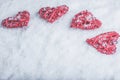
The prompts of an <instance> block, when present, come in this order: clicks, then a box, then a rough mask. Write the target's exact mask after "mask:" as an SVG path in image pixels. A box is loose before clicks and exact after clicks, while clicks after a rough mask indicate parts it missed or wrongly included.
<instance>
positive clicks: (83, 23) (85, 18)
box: [71, 10, 102, 30]
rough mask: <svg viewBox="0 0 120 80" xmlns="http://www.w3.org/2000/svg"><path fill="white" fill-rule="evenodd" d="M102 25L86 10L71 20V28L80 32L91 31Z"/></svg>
mask: <svg viewBox="0 0 120 80" xmlns="http://www.w3.org/2000/svg"><path fill="white" fill-rule="evenodd" d="M101 25H102V23H101V21H100V20H98V19H96V18H95V17H94V16H93V14H92V13H91V12H89V11H87V10H84V11H81V12H79V13H78V14H76V15H75V17H74V18H73V19H72V22H71V27H72V28H79V29H82V30H93V29H96V28H99V27H100V26H101Z"/></svg>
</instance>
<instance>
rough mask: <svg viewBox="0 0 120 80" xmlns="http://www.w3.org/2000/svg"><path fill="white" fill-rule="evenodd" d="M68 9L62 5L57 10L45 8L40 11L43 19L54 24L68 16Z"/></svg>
mask: <svg viewBox="0 0 120 80" xmlns="http://www.w3.org/2000/svg"><path fill="white" fill-rule="evenodd" d="M68 9H69V8H68V7H67V6H66V5H61V6H58V7H56V8H54V7H53V8H50V7H43V8H41V9H40V10H39V15H40V17H41V18H43V19H45V20H47V21H48V22H50V23H53V22H54V21H56V20H57V19H58V18H60V17H61V16H63V15H64V14H66V13H67V11H68Z"/></svg>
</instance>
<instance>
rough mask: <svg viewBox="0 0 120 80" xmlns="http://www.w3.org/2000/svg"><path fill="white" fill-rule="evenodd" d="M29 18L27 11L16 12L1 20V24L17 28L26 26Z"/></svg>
mask: <svg viewBox="0 0 120 80" xmlns="http://www.w3.org/2000/svg"><path fill="white" fill-rule="evenodd" d="M29 19H30V13H29V12H28V11H22V12H18V14H16V15H15V16H14V17H8V18H7V19H4V20H3V21H2V25H3V26H4V27H7V28H18V27H23V26H27V25H28V22H29Z"/></svg>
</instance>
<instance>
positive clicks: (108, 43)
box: [86, 31, 120, 55]
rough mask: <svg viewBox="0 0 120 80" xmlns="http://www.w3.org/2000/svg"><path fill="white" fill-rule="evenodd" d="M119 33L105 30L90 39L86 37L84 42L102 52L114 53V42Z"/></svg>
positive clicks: (115, 42)
mask: <svg viewBox="0 0 120 80" xmlns="http://www.w3.org/2000/svg"><path fill="white" fill-rule="evenodd" d="M119 37H120V35H119V34H118V33H117V32H115V31H111V32H106V33H102V34H100V35H97V36H96V37H93V38H91V39H87V40H86V42H87V43H88V44H90V45H92V46H93V47H94V48H96V49H97V50H98V51H99V52H101V53H103V54H107V55H110V54H114V53H115V52H116V44H117V40H118V38H119Z"/></svg>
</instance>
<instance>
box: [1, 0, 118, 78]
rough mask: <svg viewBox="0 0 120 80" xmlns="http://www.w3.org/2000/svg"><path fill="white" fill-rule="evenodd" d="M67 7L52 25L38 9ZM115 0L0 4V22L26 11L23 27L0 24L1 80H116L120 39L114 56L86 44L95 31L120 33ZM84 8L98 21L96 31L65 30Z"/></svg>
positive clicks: (33, 0)
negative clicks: (27, 12) (26, 15)
mask: <svg viewBox="0 0 120 80" xmlns="http://www.w3.org/2000/svg"><path fill="white" fill-rule="evenodd" d="M63 4H66V5H67V6H69V8H70V9H69V12H68V13H67V14H66V15H64V16H63V17H61V18H60V19H59V20H57V21H56V22H55V23H53V24H51V23H48V22H46V21H45V20H43V19H41V18H40V17H39V15H38V11H39V9H40V8H41V7H46V6H50V7H56V6H59V5H63ZM119 8H120V0H0V22H1V21H2V20H3V19H5V18H7V17H10V16H13V15H15V14H16V13H17V12H19V11H23V10H28V11H29V12H30V14H31V20H30V22H29V25H28V27H27V28H22V29H20V28H17V29H6V28H3V27H2V26H1V25H0V80H120V40H119V41H118V44H117V52H116V54H114V55H104V54H101V53H99V52H98V51H97V50H96V49H94V48H93V47H91V46H89V45H88V44H87V43H86V42H85V40H86V39H87V38H91V37H94V36H96V35H98V34H100V33H103V32H108V31H117V32H118V33H120V9H119ZM86 9H87V10H88V11H90V12H92V13H93V14H94V16H96V17H97V18H98V19H100V20H101V21H102V23H103V25H102V27H101V28H99V29H96V30H89V31H85V30H80V29H72V28H70V23H71V20H72V18H73V17H74V15H75V14H76V13H78V12H80V11H82V10H86Z"/></svg>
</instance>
